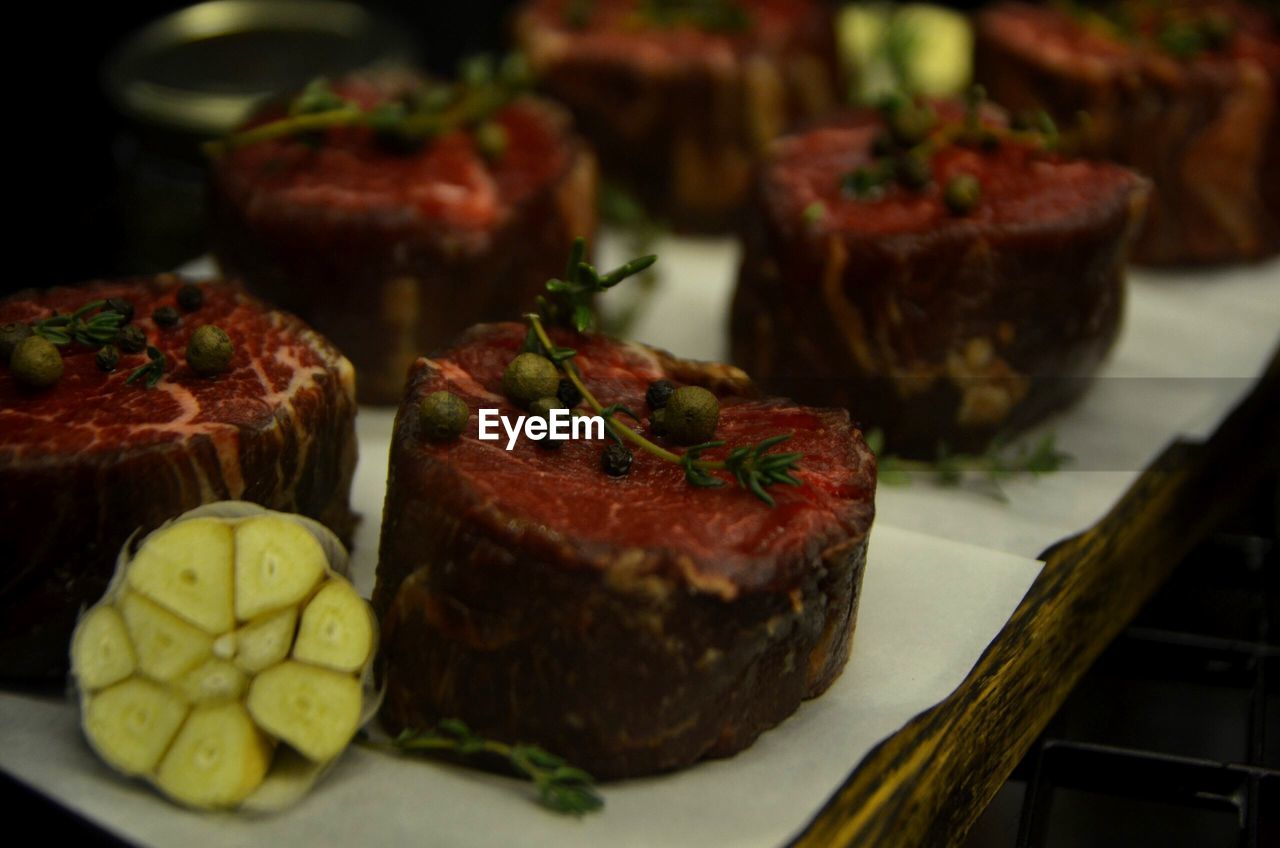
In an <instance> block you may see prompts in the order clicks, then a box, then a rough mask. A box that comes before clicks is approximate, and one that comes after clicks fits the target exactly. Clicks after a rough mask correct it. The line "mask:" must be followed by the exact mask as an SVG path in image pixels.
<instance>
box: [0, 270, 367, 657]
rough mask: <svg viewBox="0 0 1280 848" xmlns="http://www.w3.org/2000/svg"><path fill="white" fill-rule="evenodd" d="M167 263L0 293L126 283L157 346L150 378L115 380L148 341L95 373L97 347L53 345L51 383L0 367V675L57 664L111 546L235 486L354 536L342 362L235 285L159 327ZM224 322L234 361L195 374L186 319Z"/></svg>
mask: <svg viewBox="0 0 1280 848" xmlns="http://www.w3.org/2000/svg"><path fill="white" fill-rule="evenodd" d="M178 287H179V281H178V280H177V279H176V278H174V277H172V276H167V275H166V276H161V277H156V278H152V279H135V280H124V281H119V282H96V283H90V284H87V285H83V286H76V287H67V288H55V289H49V290H47V291H27V292H21V293H18V294H16V295H13V296H11V297H9V298H7V299H5V300H3V301H0V324H7V323H9V322H15V321H19V322H30V321H35V320H39V319H42V318H47V317H49V316H50V315H52V314H53V312H54V311H55V310H57V311H59V312H61V313H63V314H66V313H69V312H71V311H73V310H75V309H76V308H77V307H79V306H81V305H83V304H86V303H88V302H91V301H95V300H99V299H104V298H123V299H126V300H128V301H129V302H130V303H132V305H133V307H134V311H135V314H136V318H135V319H134V324H135V325H136V326H138V327H139V328H141V329H142V330H144V331H145V333H146V336H147V338H148V340H149V341H150V343H151V344H153V345H155V346H156V347H157V348H159V349H160V350H161V351H162V352H163V353H164V354H165V357H166V362H167V365H166V368H165V375H164V378H163V379H162V380H161V381H160V382H159V383H158V384H157V385H156V386H155V387H154V388H152V389H147V388H145V387H143V386H142V385H141V384H140V383H136V382H135V383H134V384H132V385H125V380H126V379H127V378H128V376H129V374H130V373H131V372H132V371H133V369H134V368H136V367H137V366H139V365H141V364H143V363H145V362H147V357H146V356H145V355H144V354H142V353H137V354H122V355H121V357H120V364H119V368H118V369H117V370H116V371H115V372H113V373H104V372H103V371H102V370H100V369H99V368H98V366H97V365H96V364H95V361H94V360H95V355H94V351H93V350H91V349H89V348H87V347H83V346H80V345H70V346H68V347H65V348H63V349H62V350H63V359H64V371H63V375H62V378H61V380H59V381H58V383H57V384H56V385H54V386H53V387H52V388H49V389H46V390H43V391H31V390H28V389H25V388H23V387H22V386H19V385H18V384H17V382H16V380H15V379H14V377H13V375H12V374H11V373H10V371H9V370H8V369H6V368H3V367H0V516H3V521H0V676H5V677H15V676H18V677H34V676H42V675H50V674H56V673H60V672H61V671H62V670H63V669H64V668H65V667H66V661H67V639H68V637H69V635H70V633H71V628H72V625H73V624H74V622H75V617H76V614H77V612H78V611H79V610H80V609H81V608H82V607H84V606H87V605H88V604H90V603H92V602H94V601H96V600H97V599H98V597H99V596H100V595H101V594H102V592H103V590H104V589H105V588H106V585H107V580H108V578H109V577H110V576H111V574H112V572H113V570H114V568H115V561H116V555H117V554H118V553H119V551H120V548H121V546H122V545H124V543H125V541H126V540H127V539H128V538H129V537H130V535H132V534H133V533H134V531H136V530H139V529H141V530H143V531H147V530H151V529H152V528H154V527H156V526H157V525H159V524H161V523H162V522H164V521H166V520H168V519H170V518H173V517H174V516H176V515H178V514H179V513H182V512H185V511H186V510H188V509H191V508H193V507H196V506H199V505H200V504H202V503H207V502H210V501H217V500H223V499H228V498H235V499H241V500H247V501H253V502H255V503H259V504H262V505H263V506H266V507H268V508H270V509H277V510H284V511H288V512H300V513H303V514H304V515H308V516H311V517H312V518H316V519H319V520H320V521H322V522H324V523H325V524H327V525H328V526H329V527H330V528H332V529H333V530H334V531H335V532H336V533H337V534H338V535H339V536H341V537H343V538H344V539H347V540H349V539H350V535H351V531H352V530H353V529H354V525H355V516H354V515H353V514H352V512H351V510H350V508H349V506H348V500H347V498H348V494H349V491H350V488H351V476H352V473H353V472H354V470H355V462H356V442H355V432H354V422H355V412H356V407H355V396H354V395H355V385H354V374H353V372H352V368H351V364H350V363H349V362H347V360H346V359H344V358H343V357H342V355H341V354H340V353H338V351H337V350H335V349H334V348H333V346H332V345H330V344H329V343H328V342H327V341H325V340H324V339H323V338H321V337H320V336H319V335H317V334H316V333H315V332H313V331H312V330H310V329H309V328H308V327H306V325H304V324H303V323H302V322H301V321H299V320H298V319H297V318H295V317H293V316H292V315H288V314H286V313H283V312H278V311H275V310H273V309H270V308H269V307H267V306H266V305H264V304H263V303H262V302H260V301H258V300H256V299H254V298H251V297H249V296H248V295H246V294H244V292H243V291H242V290H241V289H240V287H239V286H237V285H232V284H227V283H222V282H217V283H208V284H204V285H202V286H201V287H200V289H201V291H202V292H203V295H204V296H203V304H202V305H201V306H200V308H198V309H197V310H195V311H193V312H186V311H183V310H181V309H179V310H178V313H179V315H180V316H181V317H180V318H179V323H178V324H177V325H176V326H173V327H170V328H162V327H158V326H157V325H156V323H155V321H154V320H153V319H152V318H151V314H152V311H153V310H154V309H156V308H157V307H161V306H169V307H173V306H174V305H175V302H176V299H177V298H176V294H177V290H178ZM204 324H215V325H217V326H219V327H221V328H223V329H224V330H225V331H226V332H227V334H228V335H229V336H230V338H231V340H232V341H233V343H234V344H235V356H234V358H233V360H232V363H231V367H230V369H229V370H228V371H227V372H226V373H224V374H221V375H219V376H217V377H200V376H198V375H196V374H195V373H193V372H192V371H191V369H190V367H189V366H188V365H187V364H186V350H187V342H188V339H189V338H190V336H191V333H192V332H194V331H195V329H196V328H197V327H199V326H201V325H204Z"/></svg>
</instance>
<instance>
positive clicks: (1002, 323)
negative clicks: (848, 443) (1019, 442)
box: [731, 103, 1146, 456]
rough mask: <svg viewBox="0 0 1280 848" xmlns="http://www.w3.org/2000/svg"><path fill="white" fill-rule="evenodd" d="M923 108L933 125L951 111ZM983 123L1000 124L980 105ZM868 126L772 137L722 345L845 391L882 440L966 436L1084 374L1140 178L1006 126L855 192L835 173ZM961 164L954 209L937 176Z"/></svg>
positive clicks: (938, 441) (964, 445)
mask: <svg viewBox="0 0 1280 848" xmlns="http://www.w3.org/2000/svg"><path fill="white" fill-rule="evenodd" d="M937 109H938V111H939V114H940V115H941V117H942V119H943V121H944V126H945V124H946V122H949V121H958V120H959V119H960V116H961V115H962V110H961V108H960V107H959V106H958V105H957V104H954V103H940V104H937ZM985 121H986V123H987V125H988V126H989V127H992V128H997V129H998V128H1000V127H1002V126H1003V125H1004V123H1005V121H1004V117H1003V114H1002V113H1000V112H999V111H998V110H993V109H991V110H988V112H987V115H986V118H985ZM882 129H883V120H882V118H881V117H880V116H879V114H878V113H876V112H874V111H869V110H868V111H860V112H856V113H853V114H851V115H847V116H844V117H842V118H840V119H838V120H834V121H832V122H831V123H829V124H827V125H824V126H820V127H815V128H813V129H811V130H809V131H807V132H804V133H800V134H797V135H794V136H790V137H787V138H784V139H782V140H781V141H779V143H778V144H777V145H776V146H775V148H774V154H773V156H772V157H771V158H770V160H769V161H768V162H767V163H766V165H765V167H764V169H763V170H762V173H761V177H760V181H759V186H758V195H757V198H758V199H757V202H756V203H755V205H754V207H753V210H752V214H751V217H750V219H749V224H748V228H747V232H746V238H745V249H744V254H743V260H742V266H741V271H740V274H739V283H738V289H737V292H736V295H735V299H734V306H733V314H732V321H731V327H732V336H733V352H734V359H735V361H736V362H737V363H738V364H740V365H742V366H743V367H744V368H747V369H748V370H749V371H751V373H752V374H754V375H755V376H756V377H757V379H759V380H760V381H761V383H762V385H764V386H765V387H766V388H767V389H768V390H769V391H775V392H779V393H786V394H789V395H791V396H793V397H797V398H798V399H800V400H801V401H803V402H806V403H823V404H835V405H841V406H845V407H847V408H848V409H849V410H850V411H851V412H852V414H853V416H854V418H855V420H857V421H859V422H861V423H862V425H863V426H865V427H868V428H872V427H876V428H881V429H883V430H884V432H885V434H886V436H887V437H888V441H889V446H890V449H892V450H893V451H895V452H898V453H908V454H915V455H924V456H932V455H934V454H935V453H936V451H937V450H939V448H940V447H942V446H946V447H947V448H949V449H951V450H957V449H961V450H981V449H982V448H984V447H985V446H986V445H987V444H988V443H989V442H990V440H991V439H992V438H994V437H995V436H996V435H998V434H1001V433H1008V432H1013V431H1016V430H1017V429H1020V428H1021V427H1025V426H1026V425H1028V424H1030V423H1032V422H1034V421H1036V420H1038V419H1039V418H1041V417H1043V416H1044V415H1045V414H1047V413H1048V412H1050V411H1052V410H1054V409H1057V408H1059V407H1061V406H1063V405H1064V404H1066V403H1068V402H1070V401H1071V400H1073V399H1074V398H1076V397H1077V396H1079V394H1080V393H1081V392H1082V391H1083V390H1084V389H1085V387H1086V386H1087V385H1088V381H1089V377H1090V376H1091V375H1092V374H1093V372H1094V371H1095V370H1096V368H1097V366H1098V365H1099V364H1100V362H1101V361H1102V359H1103V357H1104V356H1105V354H1106V352H1107V351H1108V349H1109V348H1110V347H1111V344H1112V343H1113V342H1114V340H1115V338H1116V335H1117V333H1118V330H1119V323H1120V316H1121V304H1122V301H1123V288H1122V283H1123V267H1124V260H1125V256H1126V249H1127V246H1128V243H1129V239H1130V237H1131V235H1132V230H1133V228H1134V227H1135V226H1136V224H1137V221H1138V220H1139V218H1140V214H1141V211H1142V208H1143V204H1144V202H1145V197H1146V184H1145V181H1144V180H1142V178H1140V177H1138V176H1137V175H1135V174H1133V173H1132V172H1130V171H1128V170H1127V169H1125V168H1123V167H1120V166H1118V165H1112V164H1108V163H1099V162H1090V161H1083V160H1073V159H1069V158H1064V157H1062V156H1058V155H1054V154H1049V153H1045V152H1043V151H1042V150H1040V149H1039V148H1038V146H1037V145H1035V144H1032V143H1031V142H1030V141H1026V140H1021V139H1018V138H1016V137H1006V139H1005V140H1004V141H1003V142H1001V143H1000V144H999V146H998V147H997V148H996V149H990V150H989V149H983V148H980V147H969V146H959V145H950V144H944V145H942V146H941V147H940V148H939V149H938V151H937V152H936V153H935V154H934V155H933V156H932V167H933V176H934V180H933V182H932V183H931V184H930V185H928V186H927V187H926V188H924V189H923V190H919V191H917V190H913V189H908V188H904V187H902V186H900V185H897V184H892V185H891V186H890V187H888V188H887V189H886V190H885V191H884V193H883V196H881V197H879V198H858V197H856V196H853V195H851V194H850V193H848V192H846V191H844V190H843V189H842V188H841V183H842V177H843V176H844V175H846V174H848V173H849V172H850V171H852V170H853V169H854V168H856V167H858V166H862V165H866V164H868V163H869V162H870V161H871V159H872V153H871V149H872V143H873V140H874V138H875V137H876V135H877V134H878V133H880V132H881V130H882ZM944 132H945V130H944ZM962 173H967V174H971V175H974V176H976V177H977V178H978V180H979V182H980V184H981V200H980V202H979V203H978V205H977V206H976V207H975V208H974V209H973V210H972V211H971V212H970V213H968V214H965V215H957V214H955V213H953V212H951V211H950V210H949V209H948V208H947V207H946V205H945V204H944V202H943V187H944V186H945V185H946V184H947V182H948V181H949V180H950V179H951V178H952V177H954V176H957V175H959V174H962ZM815 212H816V213H817V214H814V213H815Z"/></svg>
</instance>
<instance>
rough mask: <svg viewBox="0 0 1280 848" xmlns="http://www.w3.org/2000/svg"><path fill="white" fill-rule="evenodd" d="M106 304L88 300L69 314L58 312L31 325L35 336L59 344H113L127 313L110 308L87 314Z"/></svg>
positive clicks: (88, 345) (60, 345)
mask: <svg viewBox="0 0 1280 848" xmlns="http://www.w3.org/2000/svg"><path fill="white" fill-rule="evenodd" d="M106 303H107V302H106V301H105V300H95V301H91V302H90V303H86V304H85V305H84V306H81V307H80V308H79V309H77V310H76V311H75V312H72V313H71V314H70V315H58V314H56V313H55V314H54V315H53V316H51V317H49V318H45V319H44V320H42V321H37V322H35V323H34V324H32V325H31V329H32V331H33V332H35V334H36V335H38V336H41V337H42V338H44V339H46V340H48V341H51V342H53V343H54V344H56V345H58V346H59V347H63V346H65V345H69V344H71V343H72V342H73V341H74V342H76V343H78V344H82V345H84V346H85V347H99V346H101V345H104V344H110V343H111V342H113V341H115V338H116V334H117V333H119V332H120V325H121V324H123V323H124V317H125V316H123V315H121V314H120V313H119V312H115V311H112V310H109V309H108V310H103V311H101V312H98V314H97V315H92V316H90V317H88V318H86V317H85V316H86V315H89V313H90V312H93V311H95V310H99V309H102V308H103V307H104V306H105V305H106Z"/></svg>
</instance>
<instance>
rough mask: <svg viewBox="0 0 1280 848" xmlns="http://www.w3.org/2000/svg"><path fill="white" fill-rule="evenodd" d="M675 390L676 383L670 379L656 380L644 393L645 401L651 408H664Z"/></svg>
mask: <svg viewBox="0 0 1280 848" xmlns="http://www.w3.org/2000/svg"><path fill="white" fill-rule="evenodd" d="M675 390H676V386H675V383H672V382H671V381H670V380H654V381H653V382H652V383H650V384H649V388H648V389H647V390H646V391H645V393H644V400H645V403H647V404H649V408H650V409H662V407H664V406H666V405H667V401H668V400H670V399H671V395H672V394H673V393H674V392H675Z"/></svg>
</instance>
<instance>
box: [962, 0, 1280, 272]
mask: <svg viewBox="0 0 1280 848" xmlns="http://www.w3.org/2000/svg"><path fill="white" fill-rule="evenodd" d="M1115 6H1116V8H1117V9H1118V10H1119V12H1120V13H1121V14H1117V15H1115V16H1113V18H1108V17H1105V16H1103V15H1099V14H1098V13H1097V12H1096V11H1093V12H1085V11H1082V12H1081V13H1080V14H1072V13H1070V12H1069V11H1068V10H1067V9H1065V8H1062V7H1061V6H1059V5H1057V4H1045V5H1039V6H1033V5H1030V4H1027V3H1000V4H996V5H993V6H991V7H989V8H987V9H984V10H983V11H982V12H981V13H980V14H979V15H978V19H977V21H978V28H977V33H978V35H977V54H976V64H977V74H978V77H979V79H980V80H981V81H982V82H984V83H985V84H986V86H987V88H988V90H989V91H990V92H991V94H992V96H993V97H994V98H995V99H996V100H997V101H999V102H1000V103H1002V104H1004V105H1005V106H1007V107H1009V108H1010V109H1013V110H1022V109H1033V108H1044V109H1047V110H1049V112H1050V113H1051V114H1052V115H1053V116H1054V118H1055V119H1056V120H1057V121H1058V122H1059V123H1060V124H1061V125H1062V126H1063V127H1068V128H1073V130H1075V131H1076V136H1077V138H1076V141H1077V144H1078V148H1079V150H1080V152H1082V153H1086V154H1089V155H1093V156H1099V157H1103V158H1107V159H1113V160H1115V161H1118V162H1123V163H1125V164H1127V165H1130V166H1132V167H1133V168H1135V169H1137V170H1138V171H1140V172H1142V173H1143V174H1145V175H1146V176H1148V177H1150V178H1151V179H1152V181H1153V182H1154V184H1155V191H1154V193H1153V195H1152V201H1151V209H1150V212H1149V214H1148V215H1147V220H1146V224H1145V225H1144V227H1143V229H1142V232H1141V234H1140V235H1139V238H1138V240H1137V242H1136V243H1135V245H1134V259H1135V260H1137V261H1139V262H1145V263H1151V264H1160V265H1178V264H1191V263H1206V262H1230V261H1239V260H1248V259H1257V258H1259V257H1263V256H1268V255H1271V254H1274V253H1276V252H1277V251H1280V29H1277V26H1276V23H1275V21H1274V20H1273V19H1271V18H1269V17H1268V15H1267V13H1266V12H1264V11H1263V10H1261V9H1259V8H1256V7H1252V6H1249V5H1247V4H1244V3H1238V2H1231V0H1210V2H1204V1H1203V0H1195V2H1160V3H1156V2H1134V0H1129V2H1126V3H1120V4H1115ZM1082 114H1084V115H1087V116H1088V117H1087V121H1086V122H1084V123H1081V115H1082Z"/></svg>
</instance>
